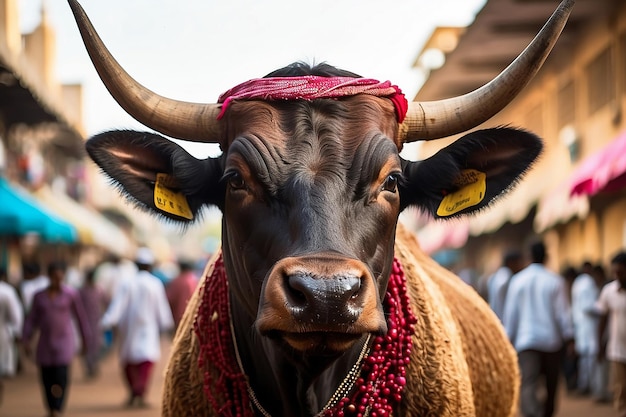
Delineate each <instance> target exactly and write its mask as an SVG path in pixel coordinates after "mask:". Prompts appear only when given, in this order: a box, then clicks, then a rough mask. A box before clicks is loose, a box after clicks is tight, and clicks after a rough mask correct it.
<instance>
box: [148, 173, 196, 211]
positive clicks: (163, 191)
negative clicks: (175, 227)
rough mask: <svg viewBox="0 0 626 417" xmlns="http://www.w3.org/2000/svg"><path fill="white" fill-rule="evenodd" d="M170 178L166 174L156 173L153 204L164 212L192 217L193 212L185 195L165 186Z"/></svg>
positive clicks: (169, 181) (169, 182)
mask: <svg viewBox="0 0 626 417" xmlns="http://www.w3.org/2000/svg"><path fill="white" fill-rule="evenodd" d="M171 183H172V180H171V178H170V177H169V175H167V174H157V176H156V183H155V184H154V205H155V206H156V207H157V208H158V209H159V210H162V211H165V212H166V213H170V214H174V215H176V216H179V217H183V218H185V219H189V220H191V219H193V213H192V212H191V209H190V208H189V204H188V203H187V198H186V197H185V195H184V194H183V193H181V192H178V191H172V190H170V189H169V188H167V187H166V184H171Z"/></svg>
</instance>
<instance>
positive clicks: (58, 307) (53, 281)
mask: <svg viewBox="0 0 626 417" xmlns="http://www.w3.org/2000/svg"><path fill="white" fill-rule="evenodd" d="M65 271H66V267H65V264H64V263H62V262H53V263H51V264H50V265H49V266H48V276H49V278H50V285H49V286H48V287H47V288H46V289H44V290H41V291H39V292H37V293H36V294H35V296H34V298H33V304H32V307H31V310H30V311H29V313H28V315H27V316H26V320H25V321H24V330H23V332H22V341H23V344H24V351H25V352H26V355H27V356H29V357H32V350H31V349H32V348H31V344H32V339H33V336H34V334H35V332H36V331H39V341H38V343H37V352H36V356H35V361H36V362H37V365H38V366H39V370H40V376H41V383H42V385H43V391H44V394H45V399H46V404H47V407H48V411H49V416H50V417H58V416H60V415H61V410H62V409H63V405H64V403H65V398H66V396H67V388H68V383H69V377H70V372H69V367H70V364H71V362H72V359H73V357H74V355H75V354H76V350H77V343H76V340H75V337H74V329H73V324H72V318H74V319H75V320H76V323H77V324H78V328H79V330H80V335H81V337H82V342H83V343H82V346H83V347H84V346H86V343H85V342H86V341H87V340H88V339H89V337H90V333H91V329H90V328H89V325H88V322H87V318H86V315H85V311H84V308H83V305H82V302H81V300H80V297H79V295H78V292H77V291H76V290H75V289H73V288H71V287H68V286H66V285H64V284H63V280H64V278H65Z"/></svg>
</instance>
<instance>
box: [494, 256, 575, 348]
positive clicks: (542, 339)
mask: <svg viewBox="0 0 626 417" xmlns="http://www.w3.org/2000/svg"><path fill="white" fill-rule="evenodd" d="M502 322H503V324H504V329H505V330H506V334H507V336H508V337H509V340H510V341H511V343H512V344H513V346H514V347H515V350H516V351H517V352H522V351H524V350H527V349H533V350H539V351H542V352H556V351H558V350H559V349H561V347H562V346H563V341H564V340H569V339H572V338H573V337H574V326H573V324H572V316H571V307H570V303H569V300H568V299H567V289H566V286H565V280H564V279H563V278H562V277H560V276H559V275H557V274H555V273H553V272H551V271H549V270H547V269H546V268H545V267H544V266H543V265H541V264H537V263H533V264H530V265H529V266H527V267H526V268H524V269H523V270H521V271H520V272H518V273H517V274H515V275H513V277H511V283H510V284H509V289H508V291H507V293H506V301H505V302H504V315H503V320H502Z"/></svg>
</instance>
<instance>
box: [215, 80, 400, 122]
mask: <svg viewBox="0 0 626 417" xmlns="http://www.w3.org/2000/svg"><path fill="white" fill-rule="evenodd" d="M356 94H371V95H373V96H378V97H387V98H388V99H390V100H391V101H392V102H393V105H394V106H395V108H396V116H397V119H398V122H399V123H402V121H403V120H404V117H405V116H406V112H407V108H408V103H407V100H406V98H405V97H404V94H402V91H401V90H400V89H399V88H398V87H397V86H395V85H392V84H391V82H389V81H385V82H380V81H377V80H373V79H371V78H352V77H318V76H315V75H305V76H302V77H271V78H257V79H254V80H250V81H246V82H245V83H242V84H239V85H238V86H236V87H233V88H231V89H230V90H228V91H226V92H225V93H224V94H222V95H221V96H220V98H219V99H218V101H217V102H218V103H223V104H222V111H221V112H220V114H219V115H218V116H217V118H218V119H221V118H222V116H224V113H225V112H226V108H227V107H228V104H229V103H230V102H231V101H232V100H239V99H261V100H314V99H316V98H338V97H346V96H353V95H356Z"/></svg>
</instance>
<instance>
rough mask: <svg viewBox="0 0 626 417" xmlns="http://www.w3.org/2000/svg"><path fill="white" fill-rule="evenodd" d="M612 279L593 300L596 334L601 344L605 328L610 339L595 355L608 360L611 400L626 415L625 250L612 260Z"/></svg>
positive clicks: (621, 415)
mask: <svg viewBox="0 0 626 417" xmlns="http://www.w3.org/2000/svg"><path fill="white" fill-rule="evenodd" d="M611 274H612V275H613V277H614V278H615V280H614V281H612V282H609V283H608V284H606V285H605V286H604V287H603V288H602V291H601V292H600V297H599V298H598V301H597V302H596V309H597V311H598V312H599V313H600V314H601V316H600V325H599V326H598V327H599V328H598V334H597V335H596V338H597V340H598V344H599V345H601V341H602V335H603V333H604V330H605V329H607V325H608V335H609V340H608V343H607V346H606V352H605V351H603V350H600V351H599V352H598V359H599V360H602V359H604V355H606V358H607V359H608V360H609V361H610V366H611V382H612V388H613V402H614V405H615V408H616V409H617V410H618V414H617V415H618V416H619V417H626V252H620V253H618V254H617V255H615V256H614V257H613V259H612V260H611Z"/></svg>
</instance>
